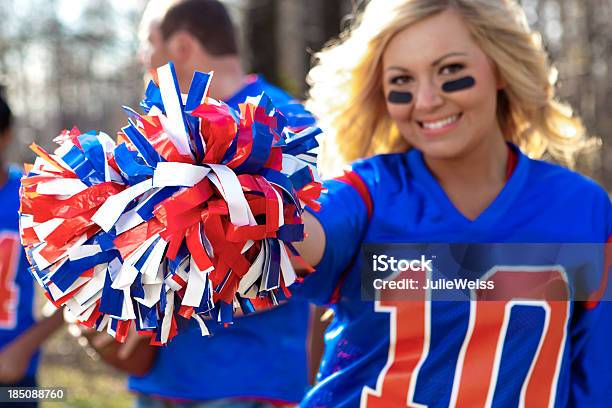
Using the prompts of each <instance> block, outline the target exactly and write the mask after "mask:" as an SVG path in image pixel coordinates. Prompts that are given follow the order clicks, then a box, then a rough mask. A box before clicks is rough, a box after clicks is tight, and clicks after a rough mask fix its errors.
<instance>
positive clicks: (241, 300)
mask: <svg viewBox="0 0 612 408" xmlns="http://www.w3.org/2000/svg"><path fill="white" fill-rule="evenodd" d="M211 77H212V74H203V73H196V74H195V75H194V79H193V81H192V84H191V88H190V90H189V93H188V95H187V97H186V100H185V101H184V100H183V96H182V95H181V94H180V91H179V89H178V85H177V81H176V74H175V73H174V69H173V66H172V64H168V65H165V66H163V67H160V68H159V69H158V70H157V84H156V83H153V82H151V83H150V84H149V87H148V88H147V91H146V95H145V99H144V100H143V102H142V103H141V105H142V107H143V108H144V110H145V114H142V115H141V114H139V113H137V112H135V111H133V110H131V109H129V108H124V110H125V111H126V113H127V115H128V117H129V121H128V125H127V126H125V127H124V128H123V129H122V131H121V132H119V137H118V143H115V141H113V140H112V139H111V138H110V137H109V136H107V135H105V134H104V133H99V134H95V133H91V132H89V133H83V134H81V133H80V132H79V131H78V130H76V129H73V130H72V131H70V132H64V133H63V134H62V135H60V136H59V137H58V138H56V139H55V142H57V143H58V144H59V147H58V148H57V149H56V150H55V152H54V153H53V154H50V153H47V152H45V151H44V150H43V149H42V148H40V147H38V146H33V150H34V151H35V152H36V153H37V154H38V157H37V159H36V161H35V162H34V164H33V165H30V166H27V170H28V176H27V177H25V178H24V179H23V180H22V192H21V234H22V242H23V244H24V245H25V246H26V251H27V254H28V258H29V260H30V262H31V264H32V268H31V271H32V274H33V275H34V276H35V278H36V280H37V281H38V282H39V284H40V285H41V286H42V287H43V288H44V289H45V291H46V296H47V297H48V298H49V299H50V300H51V301H52V302H53V303H54V304H56V305H57V306H59V305H66V306H67V307H68V309H69V310H70V311H71V312H72V314H74V315H75V316H76V317H77V319H78V320H79V321H80V322H81V323H82V324H84V325H86V326H88V327H93V328H96V329H98V330H102V329H104V328H106V329H107V331H108V332H109V333H111V334H112V335H113V336H114V337H115V338H116V339H118V340H119V341H123V340H125V337H126V336H127V333H128V329H129V327H130V324H131V322H132V321H134V322H135V327H136V330H137V331H138V332H139V333H140V334H149V335H151V336H152V343H153V344H164V343H166V342H167V341H169V340H170V339H171V338H172V337H173V336H175V335H176V334H177V332H178V330H179V328H180V327H181V326H182V325H183V324H185V322H186V321H185V319H189V318H193V319H194V320H195V321H196V322H197V323H198V324H199V326H200V328H201V331H202V333H203V334H207V333H208V330H207V328H206V324H205V323H204V320H203V317H211V318H213V319H214V320H216V321H217V322H219V323H223V324H227V323H231V321H232V316H233V312H234V309H235V307H240V308H241V309H242V311H243V312H244V313H246V314H248V313H250V312H252V311H254V310H257V309H264V308H266V307H269V306H272V305H274V304H276V303H277V302H278V301H279V300H282V299H285V298H287V297H288V296H290V294H289V291H288V290H287V287H288V286H289V285H291V284H292V283H293V282H294V281H295V280H296V274H295V272H294V270H293V267H292V266H291V262H290V258H291V257H296V256H298V255H297V252H296V251H295V249H294V248H293V246H292V244H291V243H292V242H296V241H300V240H302V239H303V235H304V229H303V224H302V222H301V214H302V211H303V208H302V204H301V201H302V202H305V203H307V204H309V205H311V206H313V207H315V208H316V202H315V200H316V199H317V198H318V196H319V194H320V192H321V184H320V183H319V181H318V179H317V176H316V169H315V168H314V166H313V164H312V163H313V161H314V158H315V156H314V155H313V154H312V152H311V150H312V149H314V148H315V147H317V142H316V139H315V136H316V135H318V134H319V133H320V131H319V129H317V128H306V129H302V130H300V131H299V132H296V131H295V130H296V129H291V128H290V127H289V126H287V119H286V118H285V117H284V116H283V115H281V114H280V113H279V112H278V111H277V110H276V109H275V108H274V106H272V104H271V102H270V100H269V99H268V98H267V97H266V96H265V95H261V96H260V97H258V98H248V99H247V100H246V101H245V103H243V104H241V105H240V111H239V112H237V111H234V110H233V109H231V108H230V107H229V106H227V105H226V104H224V103H222V102H218V101H216V100H213V99H211V98H209V97H207V89H208V85H209V83H210V80H211ZM300 200H301V201H300Z"/></svg>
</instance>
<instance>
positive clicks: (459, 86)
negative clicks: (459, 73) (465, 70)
mask: <svg viewBox="0 0 612 408" xmlns="http://www.w3.org/2000/svg"><path fill="white" fill-rule="evenodd" d="M475 84H476V80H475V79H474V77H471V76H466V77H463V78H459V79H456V80H454V81H448V82H445V83H443V84H442V90H443V91H444V92H456V91H462V90H464V89H468V88H471V87H473V86H474V85H475Z"/></svg>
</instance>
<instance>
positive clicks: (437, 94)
mask: <svg viewBox="0 0 612 408" xmlns="http://www.w3.org/2000/svg"><path fill="white" fill-rule="evenodd" d="M441 92H442V91H441V90H440V89H439V88H438V87H437V86H436V85H435V84H433V83H431V82H421V83H420V84H419V88H418V90H417V92H416V95H415V102H414V103H415V105H414V107H415V109H416V110H420V111H424V112H427V111H431V110H433V109H436V108H438V107H440V106H441V105H442V104H443V103H444V98H443V97H442V95H441Z"/></svg>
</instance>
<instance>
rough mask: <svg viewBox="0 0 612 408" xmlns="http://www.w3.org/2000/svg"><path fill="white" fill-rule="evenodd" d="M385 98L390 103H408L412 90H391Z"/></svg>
mask: <svg viewBox="0 0 612 408" xmlns="http://www.w3.org/2000/svg"><path fill="white" fill-rule="evenodd" d="M387 100H388V101H389V102H391V103H410V102H412V92H398V91H391V92H389V95H388V96H387Z"/></svg>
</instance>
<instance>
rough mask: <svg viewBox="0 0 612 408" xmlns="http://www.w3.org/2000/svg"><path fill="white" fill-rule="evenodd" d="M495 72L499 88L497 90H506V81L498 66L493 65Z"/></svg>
mask: <svg viewBox="0 0 612 408" xmlns="http://www.w3.org/2000/svg"><path fill="white" fill-rule="evenodd" d="M493 70H494V71H493V72H494V73H495V84H496V86H497V90H498V91H501V90H502V89H504V88H506V81H505V79H504V78H503V76H502V74H501V72H500V70H499V67H498V66H497V65H495V64H494V65H493Z"/></svg>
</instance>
